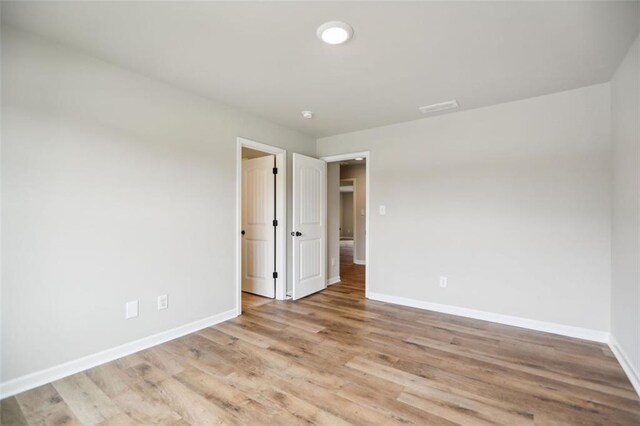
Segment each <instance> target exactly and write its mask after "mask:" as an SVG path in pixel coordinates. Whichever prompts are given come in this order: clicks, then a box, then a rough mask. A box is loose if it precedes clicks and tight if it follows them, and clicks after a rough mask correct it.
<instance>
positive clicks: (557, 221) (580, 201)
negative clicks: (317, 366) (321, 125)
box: [317, 84, 611, 332]
mask: <svg viewBox="0 0 640 426" xmlns="http://www.w3.org/2000/svg"><path fill="white" fill-rule="evenodd" d="M609 101H610V99H609V85H608V84H600V85H596V86H591V87H585V88H582V89H578V90H572V91H567V92H562V93H557V94H553V95H548V96H542V97H537V98H532V99H527V100H523V101H518V102H512V103H506V104H501V105H496V106H491V107H487V108H482V109H476V110H469V111H464V112H459V113H451V114H446V115H441V116H436V117H432V118H428V119H423V120H417V121H412V122H408V123H403V124H396V125H391V126H385V127H379V128H374V129H369V130H363V131H359V132H353V133H348V134H343V135H337V136H332V137H327V138H322V139H319V140H318V143H317V150H318V155H320V156H328V155H336V154H342V153H348V152H357V151H367V150H368V151H370V152H371V159H370V162H369V164H368V166H369V167H371V170H370V174H371V176H370V177H371V188H370V196H371V206H372V216H371V217H370V218H369V220H370V223H369V226H370V230H369V231H370V233H369V235H368V236H367V237H368V238H370V253H369V254H370V259H368V268H369V271H370V272H369V273H370V275H369V277H370V282H369V283H368V284H369V291H370V292H371V293H379V294H387V295H394V296H398V297H404V298H409V299H414V300H418V301H429V302H435V303H439V304H445V305H453V306H457V307H466V308H471V309H476V310H481V311H488V312H493V313H499V314H504V315H511V316H516V317H521V318H527V319H534V320H539V321H545V322H551V323H557V324H563V325H568V326H574V327H582V328H587V329H591V330H599V331H604V332H606V331H608V330H609V322H610V281H611V276H610V274H611V212H610V210H611V209H610V197H611V167H610V166H611V165H610V155H611V151H610V140H609V139H610V138H609V122H610V102H609ZM382 204H384V205H386V207H387V214H386V216H379V215H378V214H377V211H378V206H379V205H382ZM439 276H447V277H448V278H449V286H448V288H446V289H444V288H440V287H439V285H438V280H439Z"/></svg>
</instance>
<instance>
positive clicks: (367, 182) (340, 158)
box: [320, 151, 371, 299]
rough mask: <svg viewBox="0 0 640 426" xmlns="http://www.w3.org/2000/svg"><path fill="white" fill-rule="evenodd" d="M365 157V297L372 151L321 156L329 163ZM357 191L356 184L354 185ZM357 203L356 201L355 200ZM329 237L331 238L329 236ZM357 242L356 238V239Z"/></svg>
mask: <svg viewBox="0 0 640 426" xmlns="http://www.w3.org/2000/svg"><path fill="white" fill-rule="evenodd" d="M360 157H362V158H364V159H365V160H366V169H365V175H366V180H365V198H366V200H365V203H364V204H365V206H364V214H365V217H364V219H365V221H364V233H365V236H366V241H365V249H364V251H365V263H366V266H365V277H364V297H365V298H367V299H368V298H369V284H370V283H369V281H370V276H371V274H370V273H369V271H370V270H371V255H370V253H371V252H370V251H369V247H370V246H371V232H369V217H370V216H371V215H370V213H371V208H370V207H371V196H370V194H371V152H370V151H361V152H351V153H348V154H338V155H328V156H326V157H320V159H321V160H324V161H326V162H327V163H335V162H337V161H346V160H355V159H356V158H360ZM354 191H355V186H354ZM354 199H355V193H354ZM354 203H355V201H354ZM356 213H357V212H356ZM327 238H329V237H328V236H327ZM354 238H355V222H354ZM354 244H355V240H354ZM354 260H355V249H354Z"/></svg>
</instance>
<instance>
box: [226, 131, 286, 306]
mask: <svg viewBox="0 0 640 426" xmlns="http://www.w3.org/2000/svg"><path fill="white" fill-rule="evenodd" d="M285 166H286V151H285V150H283V149H280V148H276V147H272V146H269V145H264V144H260V143H258V142H254V141H251V140H248V139H243V138H238V149H237V174H236V184H237V188H236V189H237V204H236V209H237V224H238V240H237V256H236V263H237V265H236V266H237V269H236V271H237V275H236V290H237V302H236V310H237V313H238V315H240V314H241V313H242V309H243V307H251V306H259V305H260V304H263V303H267V302H269V301H271V300H273V299H274V298H278V299H284V294H285V291H286V288H285V287H286V284H285V283H286V263H285V262H286V246H285V228H286V223H285V220H286V219H285V218H286V214H285V212H286V186H285V182H286V178H285Z"/></svg>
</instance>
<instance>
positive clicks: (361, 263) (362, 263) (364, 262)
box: [353, 259, 367, 265]
mask: <svg viewBox="0 0 640 426" xmlns="http://www.w3.org/2000/svg"><path fill="white" fill-rule="evenodd" d="M353 263H355V264H356V265H366V264H367V262H366V261H365V260H360V259H353Z"/></svg>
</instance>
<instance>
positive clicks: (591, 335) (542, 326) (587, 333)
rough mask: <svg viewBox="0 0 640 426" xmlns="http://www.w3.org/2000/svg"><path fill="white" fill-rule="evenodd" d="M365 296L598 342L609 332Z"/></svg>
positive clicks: (378, 295)
mask: <svg viewBox="0 0 640 426" xmlns="http://www.w3.org/2000/svg"><path fill="white" fill-rule="evenodd" d="M367 297H368V298H369V299H372V300H378V301H380V302H387V303H394V304H396V305H403V306H410V307H412V308H419V309H426V310H428V311H435V312H442V313H445V314H451V315H458V316H461V317H467V318H474V319H478V320H483V321H490V322H496V323H499V324H505V325H512V326H515V327H522V328H528V329H531V330H536V331H544V332H546V333H553V334H559V335H561V336H569V337H576V338H578V339H584V340H591V341H594V342H600V343H608V342H609V333H608V332H606V331H600V330H592V329H588V328H581V327H574V326H571V325H563V324H556V323H552V322H544V321H538V320H532V319H528V318H521V317H515V316H511V315H503V314H496V313H493V312H486V311H478V310H475V309H469V308H461V307H459V306H452V305H441V304H439V303H431V302H425V301H422V300H416V299H409V298H405V297H398V296H390V295H388V294H381V293H373V292H370V293H369V295H368V296H367Z"/></svg>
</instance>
